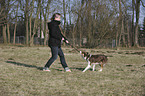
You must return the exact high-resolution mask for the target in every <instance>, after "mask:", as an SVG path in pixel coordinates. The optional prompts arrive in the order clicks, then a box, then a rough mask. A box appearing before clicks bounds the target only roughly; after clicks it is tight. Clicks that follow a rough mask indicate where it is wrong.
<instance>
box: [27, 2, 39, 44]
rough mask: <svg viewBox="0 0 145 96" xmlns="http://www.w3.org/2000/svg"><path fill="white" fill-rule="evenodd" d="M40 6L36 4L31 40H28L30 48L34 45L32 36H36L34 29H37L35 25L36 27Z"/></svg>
mask: <svg viewBox="0 0 145 96" xmlns="http://www.w3.org/2000/svg"><path fill="white" fill-rule="evenodd" d="M40 6H41V4H40V2H39V3H38V8H37V14H36V18H35V21H34V26H33V35H32V36H31V39H30V42H29V43H30V46H33V45H34V42H33V41H34V36H35V34H36V27H37V25H38V16H39V14H40Z"/></svg>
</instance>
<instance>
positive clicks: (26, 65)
mask: <svg viewBox="0 0 145 96" xmlns="http://www.w3.org/2000/svg"><path fill="white" fill-rule="evenodd" d="M6 63H11V64H14V65H18V66H24V67H29V68H36V69H38V70H43V67H38V66H35V65H28V64H24V63H20V62H15V61H6Z"/></svg>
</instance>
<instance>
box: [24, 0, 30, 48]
mask: <svg viewBox="0 0 145 96" xmlns="http://www.w3.org/2000/svg"><path fill="white" fill-rule="evenodd" d="M28 12H29V0H26V7H25V13H24V14H25V28H26V45H27V46H28V44H29V29H28V23H29V20H28V15H29V13H28Z"/></svg>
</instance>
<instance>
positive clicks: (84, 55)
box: [80, 51, 90, 60]
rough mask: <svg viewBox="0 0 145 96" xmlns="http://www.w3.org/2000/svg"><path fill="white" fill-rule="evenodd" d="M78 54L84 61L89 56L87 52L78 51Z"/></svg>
mask: <svg viewBox="0 0 145 96" xmlns="http://www.w3.org/2000/svg"><path fill="white" fill-rule="evenodd" d="M80 54H81V56H82V57H83V58H84V59H85V60H87V59H88V58H89V57H90V54H89V53H88V52H84V51H80Z"/></svg>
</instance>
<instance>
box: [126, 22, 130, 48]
mask: <svg viewBox="0 0 145 96" xmlns="http://www.w3.org/2000/svg"><path fill="white" fill-rule="evenodd" d="M127 40H128V47H129V48H130V47H131V42H130V40H131V39H130V31H129V26H128V20H127Z"/></svg>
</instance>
